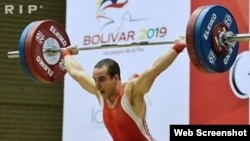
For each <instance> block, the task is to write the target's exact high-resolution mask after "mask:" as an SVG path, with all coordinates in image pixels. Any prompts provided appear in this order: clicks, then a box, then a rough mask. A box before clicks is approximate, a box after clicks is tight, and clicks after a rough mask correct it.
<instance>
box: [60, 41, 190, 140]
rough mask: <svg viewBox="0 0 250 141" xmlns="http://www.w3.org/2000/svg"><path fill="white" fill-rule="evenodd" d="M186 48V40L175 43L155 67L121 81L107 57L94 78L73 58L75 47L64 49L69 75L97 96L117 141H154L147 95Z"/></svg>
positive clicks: (107, 125) (107, 124)
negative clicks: (148, 112)
mask: <svg viewBox="0 0 250 141" xmlns="http://www.w3.org/2000/svg"><path fill="white" fill-rule="evenodd" d="M185 47H186V43H185V39H184V38H180V39H178V40H176V42H175V44H174V45H173V47H172V49H170V50H169V51H168V52H167V53H165V54H163V55H162V56H160V57H159V58H158V59H157V60H156V61H155V62H154V64H153V65H152V66H151V67H150V68H148V69H146V70H145V71H144V72H142V74H141V75H140V76H138V77H137V78H134V79H131V80H129V81H128V82H122V80H121V76H120V67H119V64H118V63H117V62H116V61H115V60H112V59H109V58H106V59H103V60H101V61H99V62H98V63H97V64H96V65H95V67H94V71H93V78H94V79H93V78H92V77H91V76H89V75H88V74H87V73H86V72H85V71H84V68H83V67H82V66H81V65H80V64H79V63H78V62H77V61H76V60H75V59H74V58H73V57H72V56H71V55H76V54H78V51H77V50H76V49H74V48H71V47H67V48H65V49H63V50H62V55H63V57H64V62H65V67H66V70H67V72H68V74H69V75H70V76H71V77H72V78H73V79H74V80H75V81H77V82H78V83H79V85H81V86H82V87H83V88H84V89H85V90H87V91H88V92H89V93H91V94H93V95H95V96H96V97H97V99H98V101H99V103H100V105H101V107H102V108H103V118H104V124H105V126H106V128H107V129H108V131H109V133H110V135H111V137H112V138H113V140H114V141H121V140H123V141H132V140H136V141H149V140H150V141H154V139H153V137H152V136H151V135H150V132H149V130H148V128H147V124H146V120H145V115H146V104H145V100H144V95H145V94H147V93H148V91H149V90H150V88H151V86H152V84H153V82H154V80H155V79H156V77H157V76H159V75H160V74H161V73H162V72H163V71H164V70H166V69H167V68H168V67H169V66H170V65H171V64H172V63H173V61H174V60H175V58H176V57H177V55H178V54H179V53H180V52H182V51H183V49H184V48H185Z"/></svg>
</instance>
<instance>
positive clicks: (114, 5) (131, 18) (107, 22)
mask: <svg viewBox="0 0 250 141" xmlns="http://www.w3.org/2000/svg"><path fill="white" fill-rule="evenodd" d="M132 4H133V3H129V0H98V1H97V6H96V7H97V10H96V15H95V17H96V20H97V26H98V27H96V29H98V31H97V33H96V34H93V35H85V36H84V39H83V44H84V45H86V46H87V45H100V44H102V45H104V44H122V43H131V42H139V41H148V40H154V39H159V38H164V37H165V36H166V34H167V28H166V27H164V26H162V27H152V25H151V27H150V28H148V27H144V26H149V25H147V24H146V23H149V19H150V20H152V17H151V16H150V17H142V16H141V15H140V13H141V12H143V13H144V12H145V11H146V10H147V8H146V7H144V8H142V9H140V10H145V11H138V10H136V13H135V12H132V11H133V10H134V9H132V7H134V6H133V5H132ZM145 20H147V22H144V21H145ZM142 21H143V23H142ZM151 23H152V22H151ZM155 23H156V24H157V21H156V22H155Z"/></svg>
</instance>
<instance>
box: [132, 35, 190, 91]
mask: <svg viewBox="0 0 250 141" xmlns="http://www.w3.org/2000/svg"><path fill="white" fill-rule="evenodd" d="M185 47H186V42H185V40H184V38H180V39H178V40H176V43H175V44H174V46H173V47H172V48H171V49H170V50H169V51H168V52H166V53H165V54H163V55H162V56H160V57H159V58H158V59H157V60H156V61H155V62H154V63H153V65H152V66H151V67H150V68H148V69H146V70H145V71H144V72H142V74H141V75H140V76H139V77H137V78H136V79H133V80H132V83H133V94H141V95H144V94H146V93H147V92H148V91H149V90H150V88H151V86H152V84H153V82H154V80H155V78H156V77H157V76H158V75H159V74H161V73H162V72H163V71H164V70H166V69H167V68H168V67H169V66H170V65H171V64H172V63H173V61H174V60H175V59H176V57H177V56H178V54H179V53H180V52H182V51H183V49H184V48H185Z"/></svg>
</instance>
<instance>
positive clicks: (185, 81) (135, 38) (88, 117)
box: [63, 0, 190, 141]
mask: <svg viewBox="0 0 250 141" xmlns="http://www.w3.org/2000/svg"><path fill="white" fill-rule="evenodd" d="M189 15H190V1H183V2H182V4H181V7H180V4H179V1H166V0H158V1H144V0H133V1H129V0H117V1H103V0H93V1H89V0H68V1H67V13H66V17H67V18H66V19H67V21H66V30H67V33H68V34H69V37H70V39H71V44H77V45H84V46H97V45H100V44H124V43H131V42H139V41H150V42H155V41H166V40H174V39H176V38H177V37H179V36H185V31H186V25H187V21H188V18H189ZM171 47H172V45H171V44H170V45H157V46H145V47H133V48H119V47H118V48H113V49H101V50H89V51H81V52H80V54H79V55H77V56H74V58H75V59H76V60H77V61H79V62H80V64H81V65H82V66H83V67H84V69H85V71H86V72H87V73H88V74H89V75H90V76H92V71H93V68H94V65H95V64H96V63H97V62H98V61H99V60H101V59H104V58H111V59H114V60H116V61H117V62H118V63H119V65H120V68H121V79H122V82H126V81H127V80H128V79H129V77H130V76H131V75H132V74H140V73H142V72H143V71H144V70H145V69H147V68H149V67H151V65H152V64H153V63H154V61H155V60H156V59H158V57H160V56H161V55H162V54H163V53H165V52H167V51H168V50H169V49H170V48H171ZM189 74H190V62H189V56H188V54H187V51H186V50H184V52H183V53H181V54H180V55H179V56H178V57H177V59H176V60H175V62H174V63H173V64H172V65H171V66H170V67H169V68H168V69H167V70H166V71H164V72H163V73H162V74H161V75H160V76H159V77H158V78H157V79H156V80H155V83H154V84H153V86H152V88H151V90H150V92H149V93H148V94H147V95H146V96H145V100H146V103H147V115H146V120H147V122H148V126H149V130H150V132H151V134H152V135H153V137H154V138H156V139H157V140H159V141H164V140H168V139H169V125H170V124H188V123H189ZM114 122H115V121H114ZM82 140H86V141H96V140H98V141H107V140H111V138H110V135H109V133H108V132H107V130H106V128H105V127H104V124H103V119H102V111H101V107H100V105H99V103H98V101H97V99H96V97H95V96H93V95H90V94H89V93H87V92H86V91H85V90H84V89H82V88H81V87H80V86H79V84H78V83H77V82H75V81H74V80H73V79H72V78H71V77H69V76H68V75H66V76H65V90H64V111H63V141H82Z"/></svg>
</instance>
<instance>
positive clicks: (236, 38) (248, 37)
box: [7, 33, 250, 58]
mask: <svg viewBox="0 0 250 141" xmlns="http://www.w3.org/2000/svg"><path fill="white" fill-rule="evenodd" d="M225 34H226V33H225ZM225 40H226V41H228V42H229V43H232V42H240V41H250V34H236V35H230V36H226V39H225ZM174 43H175V41H174V40H173V41H161V42H149V41H142V42H133V43H127V44H106V45H93V46H80V47H78V46H77V45H75V46H76V47H77V48H76V49H77V50H79V51H86V50H98V49H108V48H121V47H140V46H149V45H150V46H153V45H167V44H174ZM224 43H225V41H221V42H220V44H221V45H223V44H224ZM61 51H62V48H59V49H58V48H57V49H56V48H54V47H45V50H44V51H43V53H50V54H53V53H56V52H61ZM7 56H8V58H19V51H10V52H8V53H7Z"/></svg>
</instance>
